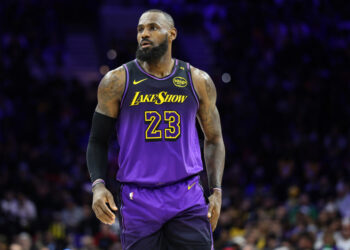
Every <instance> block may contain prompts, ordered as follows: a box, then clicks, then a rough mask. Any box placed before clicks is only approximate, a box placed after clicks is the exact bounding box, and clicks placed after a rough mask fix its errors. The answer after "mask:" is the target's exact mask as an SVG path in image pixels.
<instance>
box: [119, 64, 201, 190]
mask: <svg viewBox="0 0 350 250" xmlns="http://www.w3.org/2000/svg"><path fill="white" fill-rule="evenodd" d="M123 66H124V68H125V70H126V73H127V79H126V86H125V91H124V95H123V99H122V101H121V105H120V106H121V107H120V113H119V117H118V121H117V137H118V142H119V145H120V151H119V157H118V160H119V170H118V173H117V180H119V181H120V182H130V183H136V184H139V185H145V186H158V185H164V184H169V183H173V182H176V181H179V180H182V179H184V178H186V177H188V176H191V175H194V174H197V173H199V172H200V171H202V169H203V165H202V160H201V152H200V147H199V141H198V135H197V130H196V114H197V110H198V105H199V104H198V97H197V95H196V93H195V91H194V87H193V84H192V80H191V73H190V69H189V64H188V63H185V62H183V61H180V60H175V65H174V68H173V71H172V73H171V74H170V75H169V76H167V77H165V78H157V77H155V76H152V75H150V74H148V73H146V72H145V71H144V70H143V69H142V68H141V66H140V65H139V64H138V62H137V60H134V61H131V62H129V63H127V64H124V65H123Z"/></svg>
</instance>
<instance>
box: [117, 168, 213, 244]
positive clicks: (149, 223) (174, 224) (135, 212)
mask: <svg viewBox="0 0 350 250" xmlns="http://www.w3.org/2000/svg"><path fill="white" fill-rule="evenodd" d="M117 194H118V196H117V199H116V200H117V204H118V207H119V221H120V226H121V241H122V246H123V249H125V250H126V249H127V250H129V249H132V250H137V249H143V250H148V249H150V250H157V249H174V250H175V249H201V250H206V249H208V250H211V249H212V244H213V240H212V232H211V226H210V223H209V220H208V217H207V213H208V205H207V203H206V201H205V197H204V194H203V189H202V187H201V185H200V183H199V176H197V175H196V176H192V177H190V178H187V179H185V180H183V181H180V182H177V183H175V184H171V185H167V186H161V187H140V186H138V185H135V184H130V183H119V185H118V190H117Z"/></svg>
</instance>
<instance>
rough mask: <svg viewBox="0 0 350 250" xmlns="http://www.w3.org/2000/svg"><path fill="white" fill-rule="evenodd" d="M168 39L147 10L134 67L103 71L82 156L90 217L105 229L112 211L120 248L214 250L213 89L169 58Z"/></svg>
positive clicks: (216, 153)
mask: <svg viewBox="0 0 350 250" xmlns="http://www.w3.org/2000/svg"><path fill="white" fill-rule="evenodd" d="M176 36H177V31H176V29H175V27H174V21H173V19H172V17H171V16H170V15H169V14H167V13H165V12H163V11H161V10H149V11H146V12H145V13H143V14H142V16H141V17H140V19H139V23H138V26H137V41H138V48H137V52H136V59H135V60H133V61H130V62H128V63H126V64H124V65H122V66H121V67H119V68H117V69H115V70H112V71H110V72H109V73H108V74H106V75H105V77H104V78H103V79H102V81H101V83H100V85H99V87H98V104H97V107H96V110H95V113H94V115H93V120H92V129H91V135H90V139H89V144H88V149H87V164H88V169H89V173H90V176H91V179H92V181H93V184H92V186H93V188H92V190H93V204H92V208H93V210H94V212H95V214H96V216H97V218H98V219H99V220H100V221H101V222H103V223H106V224H112V223H114V221H115V214H114V212H113V210H114V211H117V210H119V215H120V224H121V242H122V246H123V249H150V250H155V249H174V250H175V249H200V250H203V249H212V244H213V242H212V232H211V230H215V227H216V224H217V221H218V218H219V215H220V208H221V179H222V174H223V169H224V158H225V149H224V143H223V139H222V134H221V125H220V117H219V113H218V110H217V108H216V105H215V102H216V90H215V86H214V83H213V81H212V80H211V78H210V77H209V75H208V74H207V73H205V72H203V71H201V70H199V69H197V68H195V67H193V66H191V65H190V64H189V63H185V62H183V61H181V60H178V59H175V58H173V57H172V54H171V48H172V47H171V46H172V42H173V41H174V40H175V38H176ZM193 46H196V45H195V44H193ZM196 117H198V120H199V122H200V125H201V128H202V130H203V132H204V135H205V144H204V157H205V163H206V168H207V173H208V179H209V185H210V189H211V192H212V193H211V195H210V197H209V199H208V200H209V205H207V204H206V201H205V198H204V195H203V190H202V188H201V186H200V184H199V176H198V174H199V173H200V172H201V171H202V170H203V167H202V161H201V153H200V147H199V142H198V136H197V131H196V126H195V122H196ZM115 127H116V130H117V137H118V142H119V144H120V152H119V156H118V161H119V170H118V173H117V182H118V184H119V185H118V186H119V188H118V192H117V193H116V195H115V197H113V195H112V194H111V192H110V191H109V190H108V189H107V188H106V186H105V183H104V179H105V178H106V169H107V161H108V159H107V158H108V157H107V155H108V141H109V138H110V135H111V134H112V132H113V129H115ZM114 198H115V199H114ZM115 200H116V203H117V205H116V203H115ZM117 206H118V208H117Z"/></svg>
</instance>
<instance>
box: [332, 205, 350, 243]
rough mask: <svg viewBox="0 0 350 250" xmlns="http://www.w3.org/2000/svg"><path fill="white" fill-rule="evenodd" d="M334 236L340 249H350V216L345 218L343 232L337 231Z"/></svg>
mask: <svg viewBox="0 0 350 250" xmlns="http://www.w3.org/2000/svg"><path fill="white" fill-rule="evenodd" d="M348 209H349V208H348ZM334 238H335V241H336V245H337V248H338V249H339V250H347V249H350V218H344V219H343V221H342V229H341V232H340V233H336V234H335V236H334Z"/></svg>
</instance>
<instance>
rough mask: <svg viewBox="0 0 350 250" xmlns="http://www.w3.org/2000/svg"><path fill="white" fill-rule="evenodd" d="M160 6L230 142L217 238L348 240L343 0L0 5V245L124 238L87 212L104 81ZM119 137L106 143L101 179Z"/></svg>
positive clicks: (348, 42)
mask: <svg viewBox="0 0 350 250" xmlns="http://www.w3.org/2000/svg"><path fill="white" fill-rule="evenodd" d="M150 8H160V9H162V10H165V11H168V12H169V13H170V14H171V15H173V17H174V19H175V25H176V27H177V29H178V31H179V36H178V38H177V40H176V42H175V44H174V57H176V58H180V59H183V60H187V61H189V62H190V63H191V64H193V65H194V66H196V67H199V68H201V69H204V70H206V71H207V72H209V73H210V74H211V76H212V78H213V80H214V82H215V84H216V87H217V90H218V108H219V111H220V113H221V119H222V126H223V133H224V139H225V145H226V150H227V153H226V155H227V157H226V169H225V173H224V182H223V184H224V187H223V190H224V192H223V208H222V213H221V217H220V221H219V226H218V228H217V230H216V231H215V233H214V238H215V245H216V249H218V250H220V249H223V250H234V249H235V250H236V249H244V250H248V249H265V250H268V249H343V250H349V249H350V219H349V218H350V192H349V190H350V189H349V173H350V147H349V146H350V145H349V143H350V130H349V126H350V70H349V69H350V15H349V13H350V2H349V1H345V0H342V1H331V0H312V1H311V0H310V1H302V0H294V1H292V0H267V1H248V0H235V1H222V0H221V1H220V0H218V1H215V3H214V1H208V0H143V1H136V0H131V1H127V0H122V1H113V0H84V1H83V0H75V1H69V0H51V1H47V0H5V1H1V3H0V190H1V192H0V249H1V250H4V249H11V250H19V249H23V250H28V249H29V250H34V249H36V250H44V249H49V250H56V249H85V250H88V249H89V250H93V249H103V250H104V249H108V250H109V249H121V246H120V241H119V236H118V231H119V227H118V223H115V225H113V226H111V227H110V226H106V225H102V224H101V223H99V222H98V221H97V219H96V218H95V216H94V215H93V214H92V210H91V198H92V195H91V191H90V187H91V186H90V182H89V176H88V171H87V167H86V163H85V152H86V145H87V140H88V135H89V130H90V122H91V118H92V114H93V110H94V108H95V105H96V90H97V85H98V82H99V80H100V79H101V78H102V76H103V75H104V74H105V73H106V72H107V71H108V70H109V69H113V68H115V67H117V66H119V65H120V64H122V63H124V62H127V61H129V60H131V59H133V58H134V55H135V50H136V46H137V43H136V25H137V22H138V18H139V16H140V14H141V13H142V12H143V11H144V10H147V9H150ZM117 150H118V145H117V144H116V143H115V140H114V141H113V145H112V147H111V151H110V176H111V179H110V180H109V185H111V186H113V177H114V176H113V175H114V173H115V171H116V168H117V165H116V163H117V158H116V152H117Z"/></svg>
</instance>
